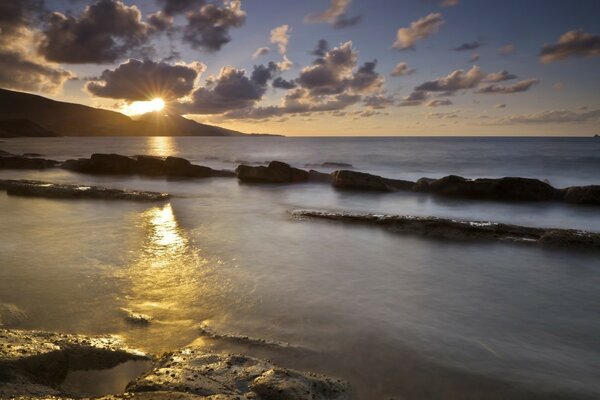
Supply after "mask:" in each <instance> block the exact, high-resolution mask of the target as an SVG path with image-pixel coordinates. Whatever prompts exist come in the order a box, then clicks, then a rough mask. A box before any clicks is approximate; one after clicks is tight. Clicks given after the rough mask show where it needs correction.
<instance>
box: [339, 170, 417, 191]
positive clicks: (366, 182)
mask: <svg viewBox="0 0 600 400" xmlns="http://www.w3.org/2000/svg"><path fill="white" fill-rule="evenodd" d="M331 184H332V185H333V187H335V188H337V189H343V190H363V191H376V192H391V191H395V190H410V189H412V187H413V186H414V184H415V183H414V182H411V181H404V180H399V179H388V178H384V177H381V176H378V175H372V174H367V173H365V172H358V171H349V170H345V169H344V170H339V171H335V172H333V174H332V179H331Z"/></svg>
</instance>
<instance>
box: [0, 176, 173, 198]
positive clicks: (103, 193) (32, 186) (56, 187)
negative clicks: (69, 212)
mask: <svg viewBox="0 0 600 400" xmlns="http://www.w3.org/2000/svg"><path fill="white" fill-rule="evenodd" d="M0 190H6V193H7V194H9V195H13V196H28V197H45V198H58V199H100V200H133V201H162V200H167V199H168V198H169V197H170V196H169V194H168V193H157V192H144V191H135V190H121V189H109V188H105V187H99V186H82V185H66V184H58V183H48V182H41V181H29V180H0Z"/></svg>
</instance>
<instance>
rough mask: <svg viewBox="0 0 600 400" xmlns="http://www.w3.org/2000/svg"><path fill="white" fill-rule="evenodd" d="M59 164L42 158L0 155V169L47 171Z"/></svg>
mask: <svg viewBox="0 0 600 400" xmlns="http://www.w3.org/2000/svg"><path fill="white" fill-rule="evenodd" d="M58 164H59V162H58V161H54V160H46V159H43V158H29V157H23V156H15V155H12V154H10V153H6V152H2V153H0V169H47V168H54V167H56V166H58Z"/></svg>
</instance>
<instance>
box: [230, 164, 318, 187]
mask: <svg viewBox="0 0 600 400" xmlns="http://www.w3.org/2000/svg"><path fill="white" fill-rule="evenodd" d="M235 174H236V176H237V177H238V179H239V180H240V181H242V182H253V183H294V182H306V181H308V179H309V177H310V175H309V173H308V172H307V171H304V170H302V169H299V168H294V167H292V166H290V165H289V164H286V163H283V162H281V161H271V162H270V163H269V165H268V166H266V167H265V166H262V165H261V166H257V167H251V166H249V165H239V166H238V167H237V168H236V169H235Z"/></svg>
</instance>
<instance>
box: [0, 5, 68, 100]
mask: <svg viewBox="0 0 600 400" xmlns="http://www.w3.org/2000/svg"><path fill="white" fill-rule="evenodd" d="M42 12H43V2H42V1H37V0H22V1H2V2H0V32H1V34H0V87H4V88H8V89H16V90H25V91H31V92H46V93H51V94H54V93H57V92H59V91H60V90H61V89H62V86H63V84H64V83H65V82H66V81H67V80H68V79H71V78H74V77H75V75H74V74H72V73H71V72H69V71H66V70H64V69H62V68H60V67H59V66H58V65H57V64H54V63H52V62H48V61H46V60H45V59H44V58H43V57H41V56H40V55H39V54H38V53H37V51H36V49H37V47H38V45H39V34H38V32H36V31H34V30H32V29H31V28H30V27H31V26H34V25H37V24H38V23H39V20H40V16H41V13H42Z"/></svg>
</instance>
